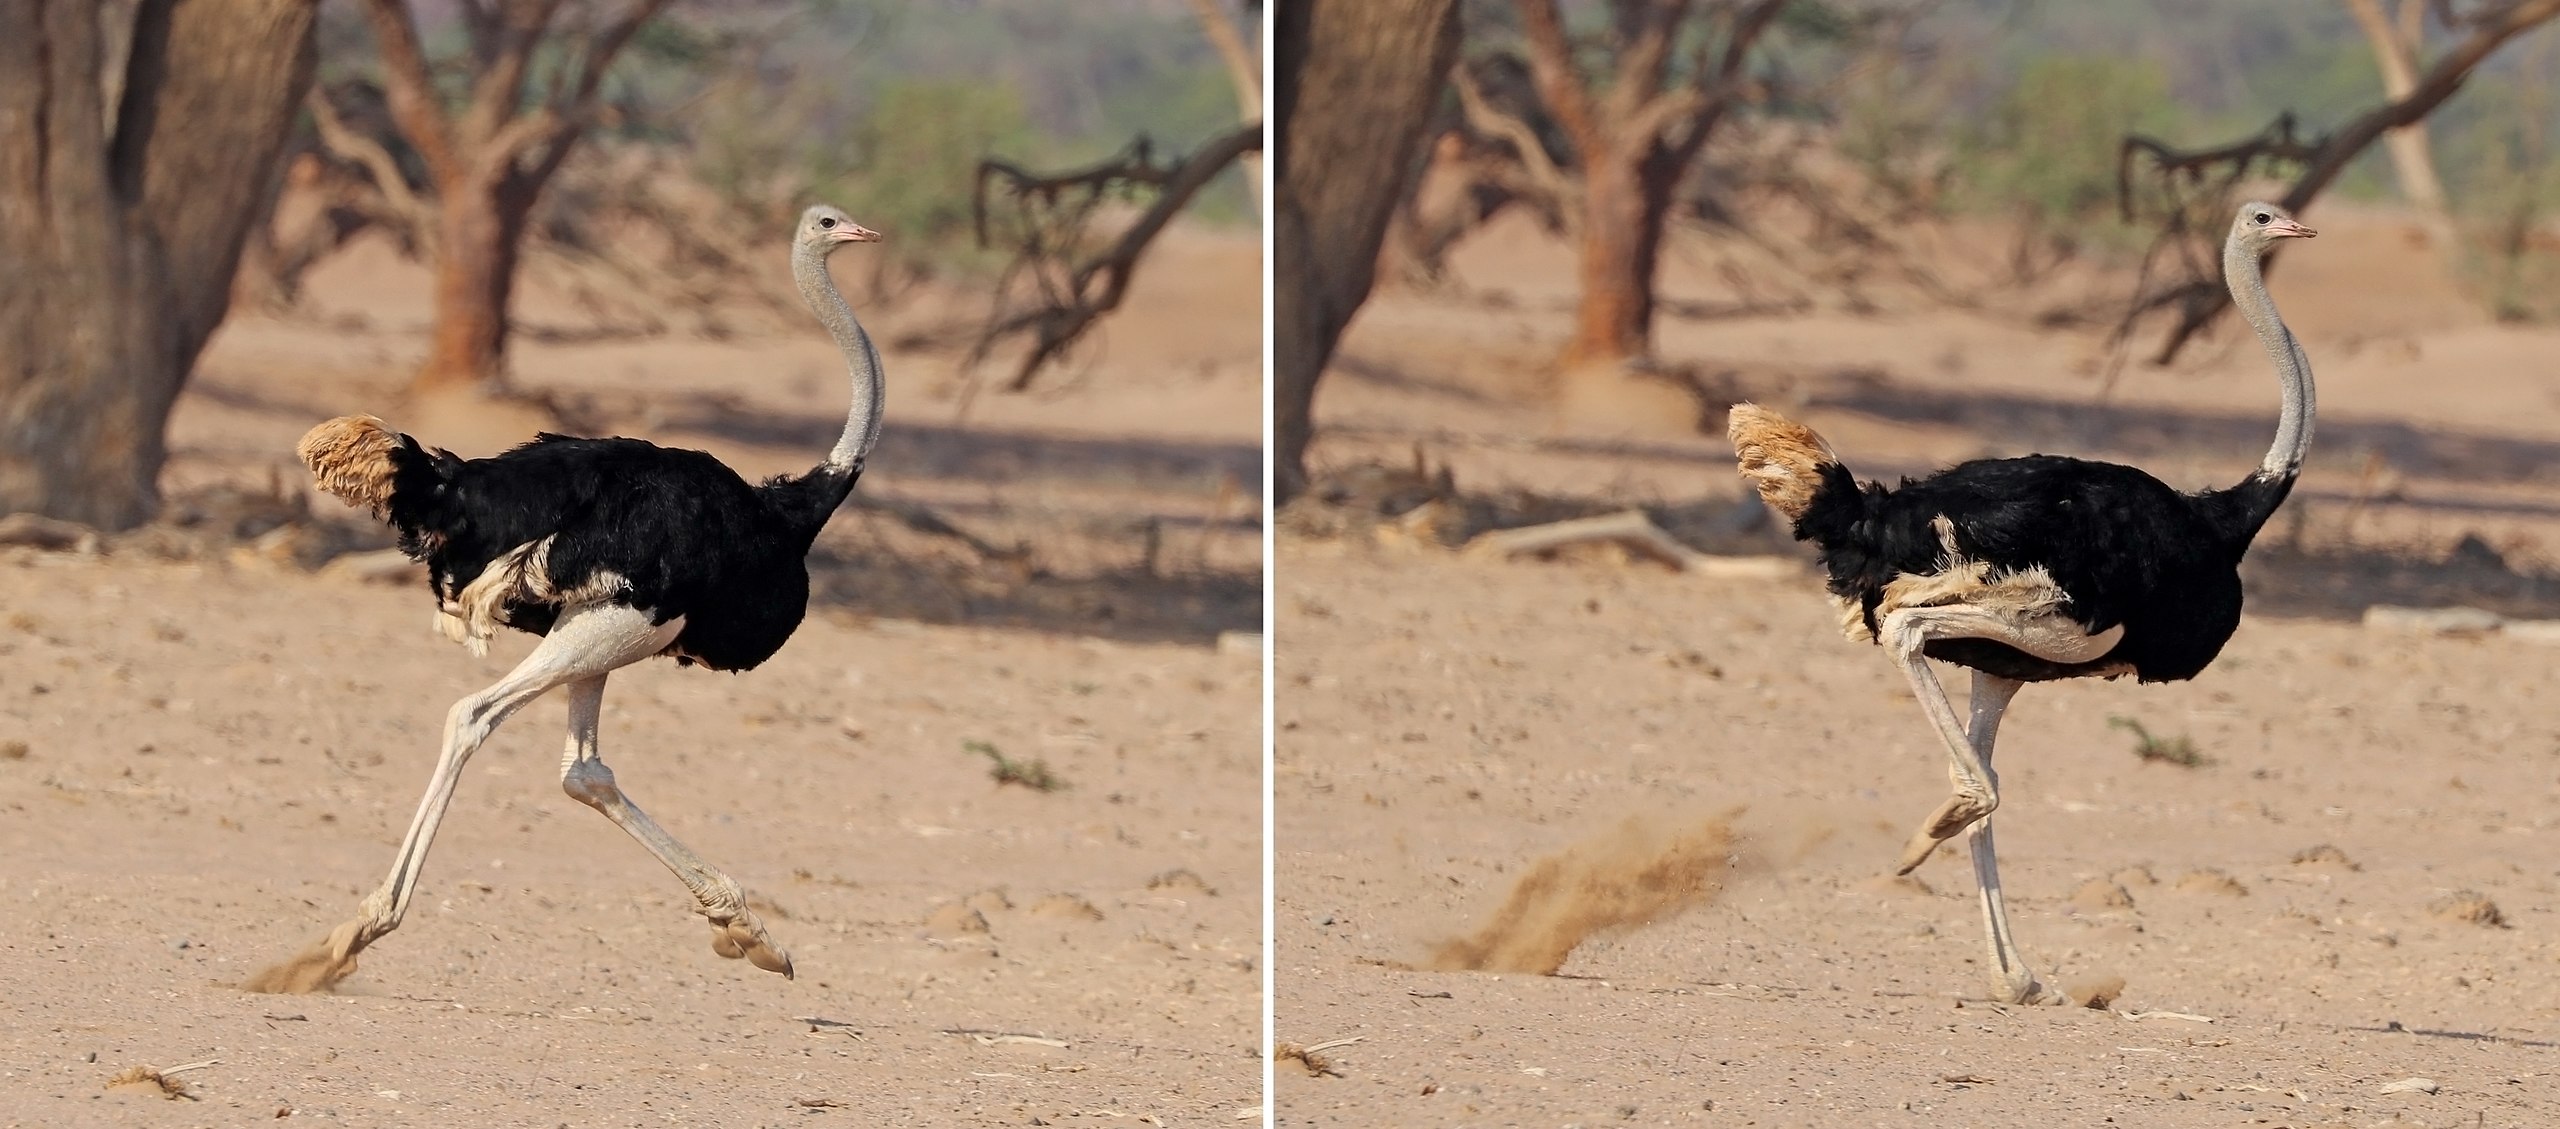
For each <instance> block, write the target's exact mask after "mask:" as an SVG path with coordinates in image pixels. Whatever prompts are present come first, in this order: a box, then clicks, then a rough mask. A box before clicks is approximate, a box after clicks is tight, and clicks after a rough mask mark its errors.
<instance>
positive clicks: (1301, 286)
mask: <svg viewBox="0 0 2560 1129" xmlns="http://www.w3.org/2000/svg"><path fill="white" fill-rule="evenodd" d="M1457 51H1458V21H1457V4H1456V0H1280V4H1279V7H1278V9H1277V10H1276V11H1274V13H1273V38H1272V55H1273V65H1274V67H1275V68H1276V69H1277V70H1278V72H1279V73H1278V74H1277V75H1276V76H1275V78H1276V80H1277V87H1276V94H1277V97H1276V98H1275V99H1274V101H1275V102H1276V107H1275V108H1276V111H1277V114H1276V116H1275V117H1274V118H1273V128H1272V136H1273V137H1274V138H1276V139H1277V140H1278V142H1279V146H1280V149H1279V152H1277V153H1274V154H1272V162H1273V164H1272V205H1273V206H1272V209H1271V211H1272V223H1273V227H1272V233H1271V234H1272V247H1273V250H1272V260H1271V277H1272V295H1271V307H1272V407H1271V411H1272V432H1273V436H1272V438H1273V450H1272V478H1273V501H1274V503H1275V504H1277V503H1286V502H1287V501H1289V500H1290V499H1291V498H1294V497H1296V496H1297V495H1298V494H1299V493H1300V492H1301V491H1303V490H1304V489H1306V484H1307V470H1306V455H1307V443H1308V441H1309V440H1311V439H1312V438H1313V437H1314V419H1313V414H1314V410H1315V393H1316V381H1317V379H1318V378H1319V377H1321V376H1322V375H1323V374H1324V368H1325V365H1326V364H1327V363H1328V362H1330V361H1331V360H1332V359H1333V349H1334V345H1335V343H1337V342H1338V341H1340V340H1341V337H1342V331H1343V328H1344V327H1346V326H1348V325H1349V324H1350V323H1351V315H1352V314H1353V313H1355V312H1357V311H1358V310H1359V308H1360V304H1361V303H1362V302H1364V301H1367V300H1368V297H1369V286H1370V284H1371V282H1373V281H1374V279H1375V276H1376V273H1377V265H1378V247H1379V244H1380V243H1381V242H1382V241H1384V240H1385V238H1386V233H1387V220H1388V218H1389V217H1390V216H1392V215H1393V214H1394V212H1395V205H1396V201H1397V199H1399V198H1400V197H1401V196H1402V195H1403V193H1404V187H1405V185H1404V182H1405V180H1406V179H1407V177H1409V176H1410V175H1411V174H1412V170H1413V167H1414V165H1415V164H1416V162H1415V161H1414V160H1413V156H1414V151H1415V148H1416V146H1418V145H1419V144H1420V143H1421V140H1422V133H1423V129H1424V127H1425V126H1426V125H1427V124H1428V123H1429V121H1430V117H1431V105H1432V103H1433V102H1434V101H1435V100H1437V99H1438V98H1439V96H1440V90H1441V87H1442V85H1443V84H1444V82H1445V81H1446V79H1447V76H1448V72H1449V64H1450V62H1451V61H1452V60H1454V59H1455V58H1456V57H1457ZM1301 91H1311V92H1314V93H1312V94H1311V95H1310V96H1308V97H1305V98H1303V99H1301V97H1300V92H1301Z"/></svg>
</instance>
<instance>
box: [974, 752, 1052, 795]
mask: <svg viewBox="0 0 2560 1129" xmlns="http://www.w3.org/2000/svg"><path fill="white" fill-rule="evenodd" d="M960 747H961V748H962V749H965V750H967V751H969V752H972V753H976V754H978V755H979V756H982V757H985V758H987V759H988V760H990V761H993V762H994V764H993V765H992V766H991V767H989V768H988V769H987V775H989V776H992V777H994V778H995V782H996V783H997V784H999V785H1004V784H1020V785H1022V786H1023V787H1025V788H1029V789H1031V790H1032V791H1034V792H1055V791H1058V790H1060V789H1063V788H1065V787H1066V786H1067V782H1066V781H1065V780H1063V779H1060V778H1059V776H1058V774H1056V773H1054V772H1051V771H1049V762H1048V761H1046V760H1044V759H1042V758H1039V757H1033V758H1031V760H1030V761H1029V762H1028V763H1025V762H1023V761H1018V760H1014V759H1013V758H1011V757H1008V756H1006V755H1004V750H1002V749H999V748H996V747H995V746H994V745H992V744H989V743H988V742H985V741H963V742H961V743H960Z"/></svg>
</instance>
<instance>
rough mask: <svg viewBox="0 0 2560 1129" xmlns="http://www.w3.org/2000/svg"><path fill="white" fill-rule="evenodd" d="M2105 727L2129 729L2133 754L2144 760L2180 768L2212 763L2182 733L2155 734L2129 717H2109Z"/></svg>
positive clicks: (2199, 766)
mask: <svg viewBox="0 0 2560 1129" xmlns="http://www.w3.org/2000/svg"><path fill="white" fill-rule="evenodd" d="M2107 728H2109V729H2123V730H2127V731H2130V732H2131V733H2132V734H2133V755H2134V756H2137V757H2140V758H2142V759H2143V760H2146V761H2160V762H2162V763H2164V764H2174V765H2177V766H2178V767H2180V768H2202V767H2204V766H2206V765H2208V764H2211V763H2213V761H2212V759H2211V758H2209V757H2206V756H2205V755H2204V754H2203V753H2199V752H2197V751H2196V746H2195V742H2193V741H2190V740H2188V739H2187V736H2186V734H2183V733H2181V734H2179V735H2177V736H2175V737H2159V736H2155V735H2153V734H2152V732H2151V731H2150V730H2149V729H2146V728H2144V727H2143V724H2142V723H2141V722H2139V721H2135V720H2134V719H2132V718H2129V717H2109V718H2108V719H2107Z"/></svg>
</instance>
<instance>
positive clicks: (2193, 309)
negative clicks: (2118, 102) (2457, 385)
mask: <svg viewBox="0 0 2560 1129" xmlns="http://www.w3.org/2000/svg"><path fill="white" fill-rule="evenodd" d="M2436 14H2437V18H2438V19H2440V20H2442V21H2443V22H2444V23H2445V24H2446V25H2447V26H2448V27H2454V28H2460V29H2464V30H2466V31H2468V32H2469V34H2468V35H2467V36H2465V37H2464V38H2463V39H2462V40H2461V41H2460V42H2458V43H2455V44H2454V45H2453V46H2452V47H2451V48H2450V49H2448V50H2447V51H2446V52H2445V53H2444V54H2443V55H2442V56H2440V57H2438V58H2437V59H2436V61H2435V63H2434V64H2433V65H2432V66H2429V67H2428V68H2427V70H2426V73H2425V74H2423V75H2420V76H2419V77H2418V83H2417V86H2416V88H2415V89H2412V90H2411V91H2410V92H2409V94H2408V96H2407V97H2404V98H2399V99H2395V100H2393V101H2390V102H2385V103H2383V104H2382V105H2379V106H2376V107H2374V108H2372V109H2370V110H2367V111H2365V112H2364V113H2362V114H2359V115H2357V116H2356V117H2355V118H2353V119H2351V120H2349V121H2348V122H2347V123H2346V124H2345V125H2343V126H2340V127H2338V130H2337V131H2336V132H2334V133H2331V134H2329V135H2327V136H2325V137H2322V138H2320V139H2319V140H2317V141H2314V142H2309V143H2303V142H2300V141H2298V140H2297V139H2295V138H2294V137H2293V136H2292V115H2290V114H2287V115H2285V116H2283V117H2281V118H2278V119H2277V121H2276V123H2275V125H2274V126H2271V127H2269V128H2268V130H2267V131H2266V132H2264V133H2261V134H2260V135H2258V136H2257V137H2255V138H2252V139H2250V140H2247V141H2242V142H2240V143H2238V144H2235V145H2228V146H2224V147H2222V148H2220V149H2211V150H2205V151H2202V152H2198V153H2179V152H2178V151H2176V150H2173V149H2170V148H2169V147H2168V146H2165V145H2162V144H2160V143H2159V142H2157V141H2154V140H2151V139H2149V138H2141V137H2128V138H2126V139H2125V148H2124V150H2123V154H2124V161H2123V163H2121V164H2120V165H2119V175H2118V186H2119V189H2120V192H2121V197H2120V198H2124V199H2129V198H2130V196H2131V193H2130V191H2129V190H2126V189H2125V188H2124V185H2125V182H2126V181H2127V180H2128V179H2129V174H2128V173H2127V172H2126V171H2125V170H2126V168H2127V166H2129V164H2130V162H2131V160H2132V156H2133V154H2134V153H2135V152H2137V151H2140V152H2147V153H2150V154H2151V155H2152V156H2153V158H2154V159H2155V162H2156V165H2157V167H2158V170H2159V171H2158V174H2157V175H2158V179H2159V182H2160V184H2161V185H2162V187H2163V188H2164V189H2166V190H2167V191H2168V193H2169V195H2170V198H2171V199H2172V200H2173V201H2176V200H2178V199H2179V198H2180V196H2181V195H2182V193H2181V191H2180V190H2181V185H2179V183H2178V181H2179V178H2180V177H2185V178H2186V179H2187V181H2188V183H2187V184H2186V185H2185V186H2184V187H2185V188H2187V189H2193V188H2194V187H2196V183H2195V182H2196V181H2197V180H2198V179H2199V178H2200V177H2201V176H2203V175H2204V174H2203V173H2202V172H2201V171H2199V170H2202V169H2205V168H2208V167H2210V166H2212V165H2216V164H2222V165H2226V166H2228V169H2227V171H2228V175H2227V176H2226V177H2224V178H2223V179H2222V181H2221V187H2222V188H2223V189H2224V190H2226V191H2227V190H2228V188H2229V187H2231V185H2232V184H2234V183H2236V182H2237V181H2238V180H2239V179H2240V177H2241V176H2242V175H2244V174H2245V173H2246V171H2247V166H2248V165H2249V164H2252V163H2254V162H2256V161H2257V160H2258V159H2259V158H2260V157H2262V156H2272V157H2276V158H2278V159H2290V160H2292V161H2295V162H2298V163H2299V164H2300V165H2301V166H2302V171H2301V172H2300V173H2299V174H2298V175H2297V176H2296V177H2295V178H2294V181H2293V183H2292V185H2291V186H2290V187H2288V188H2287V189H2286V190H2285V193H2284V195H2283V197H2282V198H2280V199H2278V200H2277V201H2276V204H2277V205H2278V206H2280V207H2282V208H2284V209H2286V210H2288V211H2293V212H2299V211H2301V210H2302V209H2303V208H2305V207H2306V206H2308V205H2309V204H2310V203H2311V202H2312V201H2313V200H2315V199H2318V198H2319V195H2320V193H2321V192H2322V191H2323V190H2325V189H2327V188H2328V187H2329V183H2330V182H2331V181H2333V180H2336V179H2337V177H2338V174H2339V173H2341V172H2343V171H2345V169H2346V167H2347V165H2348V163H2349V162H2352V161H2353V160H2355V158H2356V156H2357V155H2358V154H2360V153H2362V152H2364V151H2365V149H2366V148H2367V147H2369V146H2371V145H2372V144H2373V143H2374V142H2375V141H2376V140H2378V139H2380V138H2381V137H2382V135H2383V134H2384V133H2386V132H2388V131H2390V130H2392V129H2395V128H2398V127H2400V126H2404V125H2408V124H2409V123H2411V122H2415V121H2418V120H2419V119H2421V118H2424V117H2426V116H2427V115H2428V114H2430V113H2432V112H2434V111H2435V109H2436V107H2438V106H2441V105H2443V104H2444V101H2445V100H2446V99H2448V98H2451V97H2453V94H2454V92H2455V91H2457V90H2460V89H2462V84H2463V81H2464V80H2465V79H2467V78H2469V77H2470V76H2471V72H2472V70H2473V69H2474V68H2476V67H2478V66H2479V65H2480V64H2481V63H2482V62H2484V61H2486V60H2487V59H2488V57H2489V56H2490V55H2491V54H2492V53H2494V52H2495V51H2497V49H2498V48H2499V47H2500V46H2503V45H2504V44H2505V43H2506V42H2507V41H2508V40H2509V39H2513V38H2515V37H2516V36H2517V35H2519V34H2521V33H2523V32H2525V31H2529V30H2531V29H2533V28H2534V27H2537V26H2540V25H2542V24H2545V23H2548V22H2550V21H2551V20H2552V19H2554V18H2555V17H2560V0H2503V2H2499V3H2490V4H2483V5H2480V6H2479V7H2477V8H2474V9H2472V10H2470V11H2468V12H2457V11H2456V10H2455V9H2454V8H2453V6H2452V5H2451V4H2450V3H2447V2H2445V0H2438V3H2437V6H2436ZM2189 195H2190V198H2192V199H2195V200H2199V201H2204V202H2203V203H2200V204H2199V205H2198V206H2205V207H2208V210H2211V211H2218V210H2219V209H2221V208H2223V207H2225V206H2228V205H2229V203H2230V201H2229V199H2228V197H2227V195H2226V196H2217V197H2213V198H2210V199H2209V200H2208V199H2207V198H2204V197H2200V196H2192V195H2191V194H2189ZM2194 225H2195V221H2194V220H2193V219H2192V218H2190V217H2189V216H2188V214H2187V209H2186V208H2184V207H2178V206H2173V207H2171V208H2170V209H2168V211H2167V213H2166V215H2165V216H2164V220H2163V230H2162V232H2161V235H2160V237H2159V239H2158V240H2155V241H2154V243H2153V247H2152V254H2151V255H2147V256H2145V258H2144V263H2143V287H2145V288H2140V289H2137V290H2136V291H2135V294H2134V300H2133V305H2132V307H2131V308H2130V309H2129V310H2128V311H2127V312H2126V314H2125V317H2124V320H2123V322H2122V323H2121V324H2119V326H2118V327H2117V330H2116V339H2117V340H2118V341H2122V340H2124V339H2125V338H2126V337H2127V336H2129V335H2130V334H2131V332H2132V330H2133V326H2134V323H2135V322H2137V321H2139V320H2140V319H2141V318H2142V317H2143V315H2145V314H2147V313H2149V312H2151V311H2152V310H2156V309H2161V308H2163V307H2168V306H2175V307H2177V309H2178V322H2177V324H2176V325H2174V326H2172V327H2171V328H2170V330H2169V336H2168V338H2167V339H2166V340H2164V341H2162V342H2161V345H2160V351H2159V352H2158V353H2157V354H2155V355H2153V357H2152V358H2151V362H2152V363H2153V364H2167V363H2169V362H2170V361H2171V360H2173V359H2175V358H2176V357H2177V355H2178V350H2179V349H2180V348H2181V347H2183V346H2185V344H2186V343H2187V342H2188V341H2189V340H2190V339H2192V338H2193V337H2195V335H2196V334H2198V333H2200V332H2202V331H2203V330H2204V329H2205V328H2206V327H2208V326H2210V325H2212V324H2213V322H2214V319H2216V318H2218V317H2220V316H2222V311H2223V310H2225V309H2226V308H2228V307H2229V305H2230V304H2229V303H2228V302H2225V301H2223V300H2222V298H2221V295H2220V287H2221V281H2222V268H2221V262H2220V260H2219V259H2218V258H2215V257H2213V256H2212V255H2210V254H2209V253H2207V254H2205V255H2203V256H2201V258H2202V260H2203V262H2202V263H2201V264H2199V263H2198V262H2197V261H2196V259H2197V258H2198V256H2196V255H2194V254H2192V253H2189V254H2186V255H2183V256H2182V260H2183V266H2184V268H2185V269H2184V270H2183V272H2182V274H2181V276H2180V277H2179V278H2178V279H2177V280H2176V281H2174V282H2171V283H2169V284H2167V285H2165V286H2163V287H2161V288H2160V289H2158V290H2150V289H2147V287H2148V286H2149V283H2150V275H2151V266H2152V260H2153V259H2154V258H2156V257H2158V256H2159V255H2161V254H2162V252H2163V250H2164V248H2165V247H2167V246H2173V245H2176V244H2177V242H2178V241H2179V240H2181V239H2184V240H2185V241H2186V242H2187V243H2192V242H2193V234H2192V233H2193V231H2194V230H2195V227H2194ZM2203 230H2204V231H2205V232H2206V233H2208V237H2209V233H2211V232H2212V231H2213V230H2214V227H2212V226H2207V227H2205V228H2204V229H2203ZM2190 251H2192V248H2190ZM2267 266H2268V269H2273V268H2274V266H2275V263H2274V260H2273V259H2272V258H2270V259H2269V261H2268V264H2267Z"/></svg>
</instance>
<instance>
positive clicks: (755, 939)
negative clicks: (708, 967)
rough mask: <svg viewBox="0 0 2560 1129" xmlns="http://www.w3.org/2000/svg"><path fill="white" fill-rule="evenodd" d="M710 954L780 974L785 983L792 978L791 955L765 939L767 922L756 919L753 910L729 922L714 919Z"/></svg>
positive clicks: (743, 911)
mask: <svg viewBox="0 0 2560 1129" xmlns="http://www.w3.org/2000/svg"><path fill="white" fill-rule="evenodd" d="M711 951H712V952H715V953H718V954H720V955H721V956H724V957H727V958H729V959H730V960H737V959H739V958H741V957H743V958H745V959H746V962H747V963H749V964H752V965H754V966H756V967H757V968H761V969H763V970H765V971H767V972H779V973H781V974H782V978H783V979H785V980H790V979H793V976H792V974H791V954H790V953H788V952H786V951H784V950H783V948H782V946H780V945H777V944H774V943H773V939H772V938H770V937H767V936H765V934H764V923H763V922H761V921H758V920H756V915H755V914H754V912H752V911H750V910H746V909H740V910H739V911H738V912H737V916H735V917H731V918H729V919H728V920H726V921H722V920H720V919H718V918H713V919H712V921H711Z"/></svg>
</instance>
